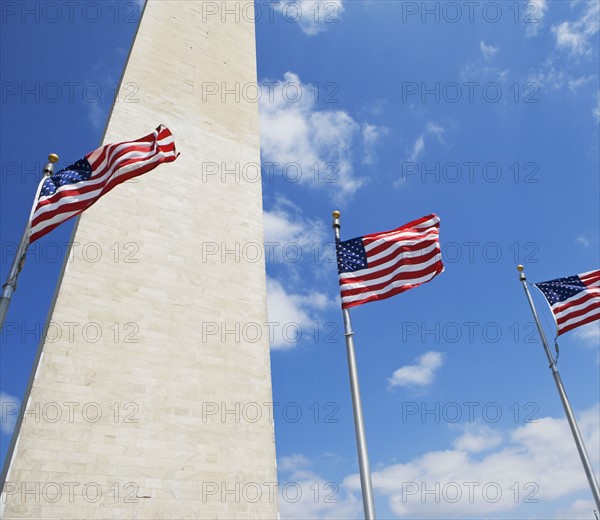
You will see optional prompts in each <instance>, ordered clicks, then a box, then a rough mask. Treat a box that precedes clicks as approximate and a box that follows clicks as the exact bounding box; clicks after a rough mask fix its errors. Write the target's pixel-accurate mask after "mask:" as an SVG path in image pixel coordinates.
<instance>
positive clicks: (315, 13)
mask: <svg viewBox="0 0 600 520" xmlns="http://www.w3.org/2000/svg"><path fill="white" fill-rule="evenodd" d="M265 5H266V4H265ZM273 5H274V8H275V10H276V11H279V12H280V13H281V14H282V16H283V18H284V20H286V21H287V22H296V23H297V24H298V25H299V26H300V29H302V32H303V33H304V34H306V35H307V36H315V35H317V34H319V33H320V32H323V31H325V30H327V28H328V27H329V26H331V25H333V24H336V23H339V21H340V15H341V14H342V12H343V11H344V3H343V1H342V0H287V1H279V2H277V3H276V4H273Z"/></svg>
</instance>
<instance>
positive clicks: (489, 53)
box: [479, 40, 500, 61]
mask: <svg viewBox="0 0 600 520" xmlns="http://www.w3.org/2000/svg"><path fill="white" fill-rule="evenodd" d="M479 48H480V49H481V52H482V53H483V57H484V58H485V59H486V60H488V61H489V60H491V59H492V58H493V57H494V54H496V53H497V52H498V50H499V49H500V47H493V46H491V45H487V44H486V43H485V42H484V41H483V40H482V41H480V42H479Z"/></svg>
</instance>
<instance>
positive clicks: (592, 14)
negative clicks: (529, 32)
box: [552, 0, 600, 56]
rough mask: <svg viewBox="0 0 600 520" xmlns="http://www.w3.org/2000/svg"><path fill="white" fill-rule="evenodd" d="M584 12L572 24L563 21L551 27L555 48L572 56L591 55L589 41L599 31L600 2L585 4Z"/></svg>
mask: <svg viewBox="0 0 600 520" xmlns="http://www.w3.org/2000/svg"><path fill="white" fill-rule="evenodd" d="M585 6H586V7H585V10H584V12H583V13H582V15H581V16H580V17H579V18H578V19H577V20H575V21H574V22H569V21H565V22H562V23H560V24H558V25H553V26H552V33H553V34H554V36H555V38H556V47H557V48H558V49H565V50H568V51H569V52H570V54H571V55H574V56H589V55H591V53H592V46H591V43H590V40H591V39H592V38H593V36H594V35H595V34H596V33H597V32H598V30H600V22H599V19H598V18H599V15H600V2H598V0H590V1H588V2H585Z"/></svg>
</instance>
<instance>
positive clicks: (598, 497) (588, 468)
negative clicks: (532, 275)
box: [517, 265, 600, 510]
mask: <svg viewBox="0 0 600 520" xmlns="http://www.w3.org/2000/svg"><path fill="white" fill-rule="evenodd" d="M517 270H518V271H519V280H520V281H521V283H522V284H523V289H525V295H526V296H527V301H528V302H529V307H531V312H532V314H533V318H534V320H535V323H536V325H537V329H538V332H539V333H540V338H541V339H542V345H543V346H544V351H545V352H546V357H547V358H548V363H550V369H551V370H552V375H553V376H554V382H555V383H556V388H557V389H558V394H559V395H560V400H561V401H562V405H563V408H564V409H565V413H566V414H567V419H568V421H569V426H570V427H571V433H572V434H573V438H574V439H575V444H576V445H577V451H578V452H579V457H580V458H581V462H582V464H583V468H584V470H585V475H586V477H587V479H588V482H589V484H590V488H591V490H592V495H593V496H594V501H595V502H596V508H597V509H598V510H600V489H599V488H598V481H597V480H596V475H595V474H594V470H593V469H592V465H591V463H590V459H589V457H588V454H587V451H586V449H585V445H584V444H583V438H582V437H581V433H580V431H579V428H578V426H577V421H576V420H575V415H573V410H572V409H571V404H570V403H569V399H568V397H567V393H566V391H565V388H564V386H563V383H562V379H561V378H560V374H559V373H558V369H557V368H556V360H555V359H554V358H553V357H552V354H551V353H550V349H549V348H548V342H547V341H546V335H545V334H544V330H543V329H542V325H541V323H540V320H539V318H538V315H537V312H536V310H535V306H534V304H533V300H532V299H531V294H530V293H529V288H528V287H527V280H526V278H525V273H524V272H523V266H522V265H518V266H517Z"/></svg>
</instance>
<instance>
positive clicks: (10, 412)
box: [0, 392, 20, 435]
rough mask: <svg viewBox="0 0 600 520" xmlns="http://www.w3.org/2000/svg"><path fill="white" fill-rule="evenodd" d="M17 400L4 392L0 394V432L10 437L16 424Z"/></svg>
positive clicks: (17, 413) (18, 403)
mask: <svg viewBox="0 0 600 520" xmlns="http://www.w3.org/2000/svg"><path fill="white" fill-rule="evenodd" d="M19 406H20V402H19V400H18V399H17V398H16V397H14V396H12V395H9V394H7V393H5V392H0V431H1V432H2V433H4V434H6V435H11V434H12V432H13V430H14V429H15V425H16V424H17V417H18V415H19Z"/></svg>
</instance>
